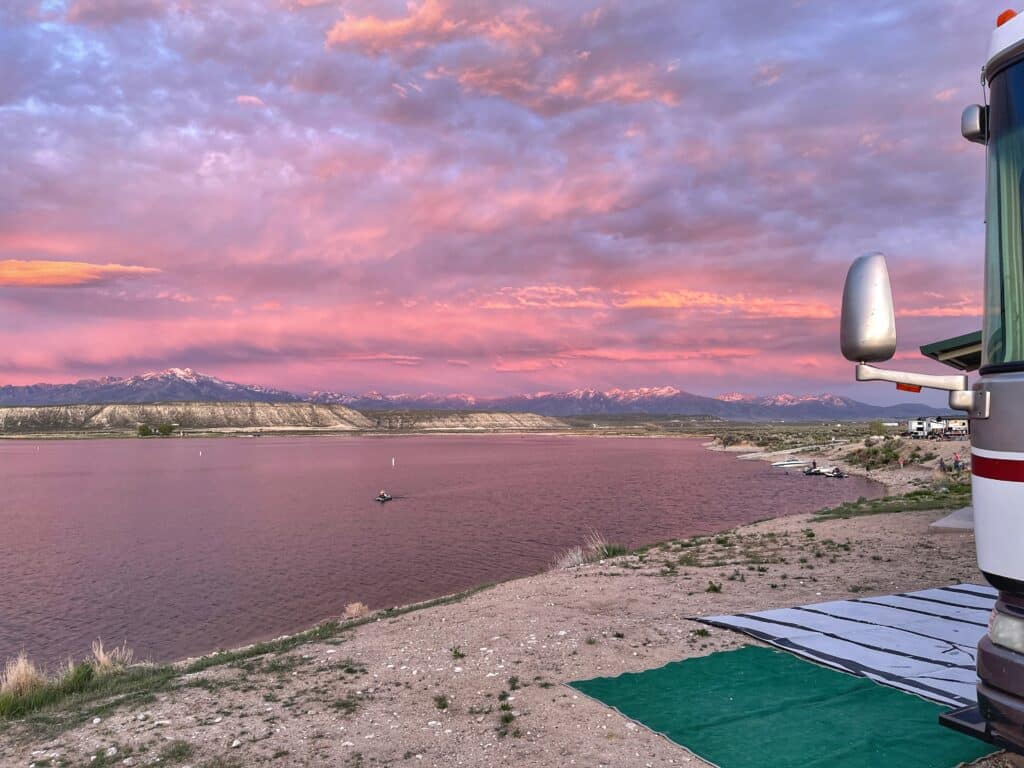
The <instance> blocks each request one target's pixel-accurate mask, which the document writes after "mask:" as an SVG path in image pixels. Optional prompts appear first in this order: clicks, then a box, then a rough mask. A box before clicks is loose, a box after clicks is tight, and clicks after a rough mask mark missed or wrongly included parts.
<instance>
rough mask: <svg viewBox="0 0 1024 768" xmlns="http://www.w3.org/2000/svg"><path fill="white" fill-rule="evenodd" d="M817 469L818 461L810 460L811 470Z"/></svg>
mask: <svg viewBox="0 0 1024 768" xmlns="http://www.w3.org/2000/svg"><path fill="white" fill-rule="evenodd" d="M817 468H818V460H817V459H811V469H817Z"/></svg>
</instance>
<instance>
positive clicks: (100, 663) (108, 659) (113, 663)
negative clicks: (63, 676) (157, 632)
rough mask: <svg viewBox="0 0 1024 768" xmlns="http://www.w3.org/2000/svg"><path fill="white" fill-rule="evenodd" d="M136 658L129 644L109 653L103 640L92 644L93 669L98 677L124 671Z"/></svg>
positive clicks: (119, 646)
mask: <svg viewBox="0 0 1024 768" xmlns="http://www.w3.org/2000/svg"><path fill="white" fill-rule="evenodd" d="M134 657H135V654H134V653H133V652H132V649H131V648H129V647H128V645H127V644H124V645H118V646H114V647H113V648H111V649H110V650H109V651H108V650H107V649H106V648H104V647H103V641H102V640H96V641H94V642H93V644H92V668H93V671H94V672H95V673H96V674H97V675H106V674H109V673H111V672H116V671H117V670H120V669H124V668H125V667H127V666H128V665H130V664H131V663H132V660H133V659H134ZM72 666H73V665H72Z"/></svg>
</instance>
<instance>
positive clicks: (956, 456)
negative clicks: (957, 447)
mask: <svg viewBox="0 0 1024 768" xmlns="http://www.w3.org/2000/svg"><path fill="white" fill-rule="evenodd" d="M963 468H964V463H963V462H962V461H960V453H959V452H955V453H954V454H953V469H954V470H955V471H957V472H959V471H960V470H961V469H963Z"/></svg>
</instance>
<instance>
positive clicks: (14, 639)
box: [0, 436, 881, 663]
mask: <svg viewBox="0 0 1024 768" xmlns="http://www.w3.org/2000/svg"><path fill="white" fill-rule="evenodd" d="M392 457H395V459H396V462H397V465H396V466H395V467H394V468H392V466H391V459H392ZM381 488H387V489H388V490H389V491H391V492H392V493H393V494H394V495H395V500H394V501H392V502H391V503H389V504H386V505H380V504H377V503H375V502H374V501H373V497H374V496H375V495H376V493H377V491H378V490H380V489H381ZM880 492H881V488H880V486H877V485H874V484H872V483H868V482H867V481H864V480H861V479H857V478H849V479H846V480H842V481H836V480H830V479H826V478H805V477H803V476H801V475H799V474H790V475H786V474H785V473H784V472H782V471H780V470H773V469H771V468H770V467H769V466H768V465H767V464H765V463H763V462H754V461H738V460H736V459H735V458H734V457H732V456H729V455H726V454H721V453H713V452H709V451H706V450H704V449H703V448H701V447H700V443H699V442H698V441H695V440H679V439H641V438H609V439H601V438H579V437H565V436H562V437H551V436H436V437H434V436H427V437H383V438H367V437H362V438H359V437H353V438H349V437H320V438H311V439H305V438H261V439H248V440H246V439H220V440H199V439H166V440H146V441H140V440H88V441H47V442H21V441H19V442H3V443H0V659H3V658H4V657H6V656H9V655H12V654H14V653H16V652H17V651H19V650H22V649H25V650H27V651H29V653H30V654H31V655H33V657H34V658H36V659H37V660H40V661H46V662H48V663H52V662H54V661H56V660H58V659H61V658H63V657H66V655H67V654H69V653H73V654H75V655H79V654H84V653H85V652H86V651H87V649H88V647H89V644H90V642H91V641H92V640H93V639H94V638H96V637H102V638H103V640H104V641H105V642H106V643H107V644H108V645H110V644H113V643H119V642H121V641H122V640H127V641H128V643H129V645H131V646H132V647H133V648H134V649H135V650H136V654H137V656H141V657H149V658H152V659H154V660H165V659H172V658H178V657H182V656H185V655H194V654H199V653H203V652H207V651H211V650H213V649H216V648H219V647H229V646H234V645H238V644H241V643H244V642H248V641H252V640H256V639H262V638H268V637H274V636H277V635H280V634H283V633H286V632H289V631H293V630H296V629H299V628H303V627H305V626H308V625H311V624H314V623H316V622H317V621H319V620H321V619H323V618H325V617H328V616H335V615H338V614H340V613H341V612H342V610H343V608H344V606H345V604H346V603H349V602H352V601H355V600H361V601H363V602H365V603H367V604H368V605H369V606H370V607H384V606H391V605H398V604H402V603H408V602H412V601H416V600H422V599H425V598H429V597H435V596H438V595H442V594H445V593H449V592H455V591H458V590H461V589H465V588H468V587H471V586H474V585H478V584H481V583H486V582H491V581H498V580H501V579H508V578H512V577H516V576H523V575H527V574H532V573H535V572H537V571H538V570H540V569H542V568H543V567H544V566H546V565H547V564H548V563H550V562H551V561H552V559H553V558H554V556H555V555H556V554H557V553H558V552H560V551H562V550H564V549H566V548H567V547H569V546H572V545H575V544H578V543H580V542H581V541H582V539H583V538H584V536H585V534H586V532H587V530H588V529H589V528H591V527H593V528H594V529H596V530H598V531H600V532H602V533H603V534H604V535H605V536H606V537H607V538H608V539H609V540H611V541H616V542H622V543H624V544H627V545H639V544H643V543H650V542H653V541H658V540H662V539H666V538H672V537H680V536H686V535H691V534H696V533H707V532H713V531H718V530H722V529H725V528H729V527H732V526H734V525H737V524H739V523H744V522H748V521H751V520H756V519H760V518H764V517H766V516H769V515H777V514H788V513H795V512H806V511H810V510H813V509H816V508H818V507H820V506H822V505H825V504H832V503H835V502H839V501H842V500H846V499H854V498H856V497H857V496H860V495H865V496H876V495H879V493H880Z"/></svg>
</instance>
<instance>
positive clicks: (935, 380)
mask: <svg viewBox="0 0 1024 768" xmlns="http://www.w3.org/2000/svg"><path fill="white" fill-rule="evenodd" d="M857 381H891V382H894V383H896V384H909V385H910V386H912V387H924V388H925V389H940V390H944V391H946V392H949V407H950V408H952V409H953V410H954V411H966V412H967V415H968V416H969V417H970V418H972V419H987V418H988V404H989V393H988V392H987V391H980V390H971V389H968V388H967V376H966V375H965V374H954V375H952V376H932V375H929V374H926V373H911V372H910V371H887V370H884V369H882V368H876V367H875V366H873V365H867V364H866V363H858V364H857Z"/></svg>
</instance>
